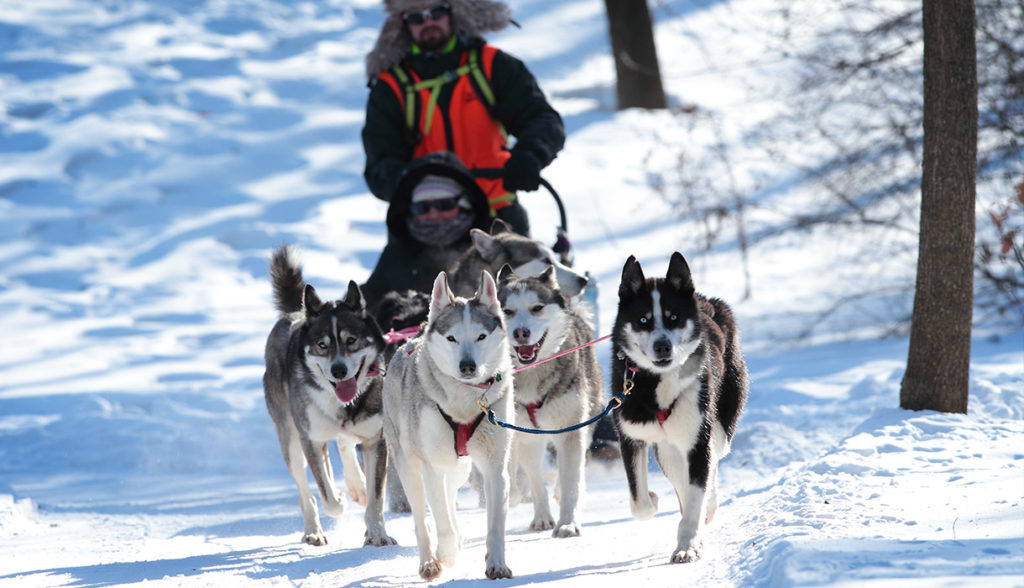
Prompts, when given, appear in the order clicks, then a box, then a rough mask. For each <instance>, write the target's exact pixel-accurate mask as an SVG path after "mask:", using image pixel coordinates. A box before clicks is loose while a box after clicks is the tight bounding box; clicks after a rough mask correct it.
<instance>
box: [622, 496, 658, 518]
mask: <svg viewBox="0 0 1024 588" xmlns="http://www.w3.org/2000/svg"><path fill="white" fill-rule="evenodd" d="M629 508H630V510H631V511H632V512H633V518H635V519H638V520H641V521H646V520H647V519H649V518H651V517H653V516H654V515H655V514H656V513H657V512H658V495H657V494H655V493H654V492H648V498H647V500H644V499H642V498H641V499H638V500H633V501H630V503H629Z"/></svg>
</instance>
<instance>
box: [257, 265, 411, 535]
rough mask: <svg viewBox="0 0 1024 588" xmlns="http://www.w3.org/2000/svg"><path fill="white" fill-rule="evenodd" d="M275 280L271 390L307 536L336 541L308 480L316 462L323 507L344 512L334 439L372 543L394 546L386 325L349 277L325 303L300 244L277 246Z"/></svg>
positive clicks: (267, 386)
mask: <svg viewBox="0 0 1024 588" xmlns="http://www.w3.org/2000/svg"><path fill="white" fill-rule="evenodd" d="M270 276H271V282H272V284H273V289H274V299H275V303H276V307H277V310H278V311H279V312H280V313H281V318H280V319H279V320H278V321H277V324H275V325H274V328H273V330H271V332H270V336H269V337H268V338H267V346H266V352H265V359H266V372H265V373H264V375H263V391H264V395H265V397H266V401H267V411H268V412H269V413H270V418H271V419H272V420H273V421H274V427H275V428H276V429H277V436H278V440H279V441H280V442H281V453H282V454H284V462H285V465H286V466H287V467H288V471H289V473H291V475H292V478H294V479H295V485H296V486H298V488H299V508H300V509H301V511H302V521H303V525H304V527H305V532H304V534H303V537H302V540H303V542H305V543H309V544H311V545H324V544H326V543H327V537H325V536H324V532H323V528H322V527H321V526H320V517H319V515H318V513H317V502H316V497H314V496H313V493H312V492H311V491H310V488H309V482H308V480H307V478H306V466H307V465H309V468H310V470H311V471H312V473H313V479H314V480H316V485H317V488H318V489H319V491H320V498H321V500H323V505H324V511H325V512H326V513H327V514H328V515H330V516H335V517H336V516H338V515H340V514H341V513H342V510H343V508H344V499H343V497H342V496H341V495H340V494H339V493H338V491H337V489H336V488H335V486H334V475H333V472H332V471H331V462H330V460H329V458H328V452H327V442H328V441H331V440H334V441H335V442H336V443H337V445H338V452H339V454H340V455H341V461H342V466H343V468H344V475H345V485H346V487H347V489H348V493H349V495H350V496H351V498H352V500H354V501H355V502H356V503H358V504H363V505H365V506H366V515H365V521H366V535H365V537H366V539H365V544H367V545H378V546H381V545H394V544H395V540H394V539H392V538H391V537H389V536H388V535H387V532H386V531H385V529H384V516H383V503H382V500H381V498H382V493H383V484H384V476H385V468H386V465H387V445H386V444H385V443H384V439H383V422H384V419H383V416H382V415H381V386H382V380H383V378H382V377H381V376H380V374H379V364H378V361H379V360H378V357H379V356H380V355H381V353H382V352H383V351H384V338H383V336H382V335H381V332H380V329H379V328H378V327H377V323H376V322H375V321H374V319H373V317H371V316H369V315H368V314H367V313H366V304H365V302H364V300H363V296H362V294H361V293H360V291H359V287H358V286H357V285H356V283H355V282H349V285H348V293H347V295H346V296H345V298H344V299H343V300H337V301H331V302H323V301H321V300H320V297H319V296H318V295H317V293H316V290H315V289H314V288H313V286H311V285H309V284H306V283H305V282H304V280H303V278H302V268H301V265H300V263H299V260H298V254H297V253H296V251H295V250H294V249H293V248H291V247H281V248H279V249H278V250H277V251H275V252H274V254H273V257H272V259H271V262H270ZM356 444H359V445H361V447H362V454H363V467H364V469H363V470H361V469H360V467H359V464H358V462H357V460H356ZM364 472H365V478H364Z"/></svg>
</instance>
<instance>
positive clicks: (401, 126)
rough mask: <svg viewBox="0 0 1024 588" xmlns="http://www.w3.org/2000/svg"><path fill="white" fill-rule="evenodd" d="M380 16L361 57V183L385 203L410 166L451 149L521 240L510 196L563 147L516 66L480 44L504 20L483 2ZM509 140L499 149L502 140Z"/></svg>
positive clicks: (549, 115)
mask: <svg viewBox="0 0 1024 588" xmlns="http://www.w3.org/2000/svg"><path fill="white" fill-rule="evenodd" d="M384 8H385V10H386V12H387V18H386V19H385V21H384V25H383V27H382V29H381V32H380V36H379V37H378V39H377V44H376V46H375V47H374V48H373V50H372V51H371V52H370V53H369V54H368V55H367V57H366V70H367V75H368V76H369V79H370V96H369V99H368V101H367V105H366V126H364V127H363V148H364V149H365V151H366V169H365V171H364V176H365V178H366V183H367V184H368V185H369V187H370V190H371V191H372V192H373V194H374V195H375V196H377V197H378V198H380V199H382V200H386V201H390V200H391V199H392V197H393V196H394V194H395V189H396V187H397V185H398V182H399V178H400V176H401V172H402V169H403V168H404V167H405V166H406V164H407V163H408V162H409V161H411V160H412V159H413V158H415V157H418V156H421V155H424V154H426V153H431V152H434V151H452V152H454V153H455V154H456V155H458V157H459V158H460V159H461V160H462V161H463V163H465V164H466V166H467V167H468V168H470V169H471V170H472V169H492V170H502V173H501V177H500V178H486V177H477V183H478V184H479V185H480V188H481V189H482V190H483V191H484V193H485V194H486V195H487V200H488V202H489V203H490V208H491V210H492V213H493V215H494V216H497V217H498V218H501V219H502V220H504V221H506V222H508V224H509V225H511V226H512V227H513V229H515V230H516V231H517V232H519V233H522V234H524V235H529V229H530V224H529V219H528V217H527V215H526V210H525V209H524V208H523V206H522V205H521V204H520V203H519V201H518V199H517V198H516V192H517V191H518V190H526V191H531V190H536V189H537V188H538V186H539V185H540V171H541V170H542V169H543V168H544V167H546V166H547V165H548V164H549V163H551V161H552V160H553V159H554V158H555V155H556V154H557V153H558V151H559V150H561V148H562V146H563V145H564V143H565V128H564V127H563V125H562V118H561V117H560V116H559V115H558V113H557V112H556V111H555V110H554V109H553V108H552V107H551V105H550V104H548V102H547V100H546V99H545V98H544V94H543V93H542V92H541V90H540V88H539V87H538V85H537V82H536V80H535V79H534V77H533V75H532V74H531V73H530V72H529V70H527V69H526V66H525V65H524V64H523V62H522V61H520V60H518V59H516V58H515V57H512V56H511V55H509V54H507V53H504V52H502V51H500V50H498V49H497V48H495V47H493V46H492V45H488V44H487V43H486V42H485V41H484V39H483V38H482V36H481V35H482V34H483V33H485V32H491V31H499V30H501V29H503V28H505V27H506V26H508V24H509V23H510V22H511V20H512V19H511V15H510V12H509V8H508V6H506V5H505V4H504V3H502V2H497V1H493V0H444V1H440V0H433V1H428V0H385V2H384ZM508 134H511V135H512V136H514V137H515V138H516V142H515V145H514V146H513V147H512V148H511V149H509V148H508V146H507V135H508Z"/></svg>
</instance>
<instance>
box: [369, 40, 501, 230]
mask: <svg viewBox="0 0 1024 588" xmlns="http://www.w3.org/2000/svg"><path fill="white" fill-rule="evenodd" d="M497 51H498V49H497V48H496V47H493V46H491V45H484V46H483V47H482V48H480V49H476V48H474V49H470V50H469V51H465V52H463V54H462V57H461V58H460V60H459V68H458V69H456V70H454V71H451V70H449V71H447V72H445V73H443V74H441V75H440V76H438V77H436V78H431V79H428V80H422V79H420V77H419V75H417V74H416V72H414V71H412V70H411V69H406V68H403V67H402V66H401V65H395V66H394V67H392V68H391V69H390V70H388V71H387V72H384V73H382V74H380V76H379V77H378V79H380V80H383V81H384V82H385V83H387V84H388V86H390V87H391V89H392V90H393V91H394V92H395V95H397V96H398V102H399V104H400V105H401V108H402V111H403V112H404V113H405V122H406V126H407V127H408V129H409V131H411V132H412V133H413V134H414V135H415V139H416V141H417V143H416V147H415V148H414V150H413V157H414V158H415V157H419V156H421V155H426V154H427V153H433V152H435V151H451V152H454V153H455V154H456V155H457V156H458V157H459V159H461V160H462V162H463V163H465V164H466V167H468V168H469V169H470V171H472V170H474V169H501V168H503V167H504V166H505V162H506V161H508V158H509V156H510V153H509V151H508V149H506V145H507V137H508V136H507V134H506V132H505V129H504V127H503V126H502V125H501V123H500V122H498V121H497V120H495V119H494V117H492V116H491V113H490V110H489V109H490V107H491V106H493V105H494V93H493V91H492V90H491V84H490V79H491V69H492V66H493V64H494V55H495V53H497ZM453 82H454V84H455V86H454V88H453V90H452V96H451V101H450V102H449V103H448V106H447V108H439V107H438V104H437V97H438V96H439V95H440V93H441V88H442V87H443V86H446V85H448V84H450V83H453ZM476 182H477V184H479V185H480V188H481V189H482V190H483V191H484V193H485V194H487V201H488V202H489V203H490V205H491V210H492V211H495V210H498V209H500V208H504V207H505V206H508V205H509V204H511V203H512V202H513V201H514V200H515V198H516V196H515V194H514V193H509V192H508V191H507V190H505V187H504V185H503V184H502V180H501V178H497V179H490V178H482V177H478V178H476Z"/></svg>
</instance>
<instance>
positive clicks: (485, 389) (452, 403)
mask: <svg viewBox="0 0 1024 588" xmlns="http://www.w3.org/2000/svg"><path fill="white" fill-rule="evenodd" d="M482 407H489V408H490V409H492V410H493V411H494V414H495V416H496V417H497V418H498V419H500V420H502V421H506V422H509V419H510V418H512V416H513V409H512V361H511V358H510V355H509V346H508V340H507V338H506V332H505V322H504V320H503V318H502V313H501V305H500V304H499V303H498V297H497V286H496V285H495V283H494V279H493V278H492V277H491V274H489V273H488V272H486V271H484V272H481V274H480V279H479V287H478V288H477V292H476V294H475V296H474V297H473V298H471V299H465V298H458V297H456V296H455V294H454V293H453V292H452V291H451V289H450V288H449V287H448V277H447V275H446V274H445V272H441V273H440V274H438V276H437V279H435V280H434V286H433V289H432V292H431V296H430V310H429V313H428V317H427V324H426V328H425V329H424V331H423V334H422V335H421V336H420V337H418V338H415V339H411V340H409V341H408V342H407V343H406V344H405V345H404V346H403V347H401V348H400V349H399V350H398V351H397V352H396V353H395V355H394V357H393V358H392V360H391V364H390V365H389V366H388V374H387V377H386V378H385V380H384V415H385V416H384V436H385V438H386V439H387V442H388V447H389V450H390V453H391V456H392V457H393V459H394V462H395V468H396V469H397V471H398V474H399V477H400V478H401V479H402V486H403V487H404V488H405V493H406V495H407V497H408V499H409V505H410V507H411V508H412V515H413V521H414V523H415V527H416V543H417V545H418V547H419V554H420V568H419V574H420V576H421V577H422V578H423V579H424V580H432V579H434V578H437V577H438V576H439V575H440V574H441V566H442V565H444V566H451V565H452V564H453V563H454V562H455V556H456V554H457V553H458V551H459V550H460V549H461V546H462V538H461V535H460V534H459V529H458V523H457V521H456V518H455V506H456V505H455V502H456V493H457V491H458V488H459V486H461V485H462V484H463V483H464V482H465V481H466V479H467V477H468V476H469V472H470V466H471V465H473V466H476V468H477V469H478V470H479V472H480V474H481V477H482V479H483V487H484V497H485V502H486V506H487V541H486V545H487V555H486V568H485V573H486V575H487V577H488V578H491V579H494V578H511V577H512V572H511V570H509V568H508V566H507V565H506V564H505V516H506V514H507V512H508V491H507V487H508V474H507V471H506V468H507V467H508V459H509V448H510V444H511V435H510V434H509V433H508V432H507V431H506V430H505V429H503V428H500V427H497V426H495V425H492V424H490V422H488V421H487V420H485V418H484V413H483V412H482V410H481V408H482ZM426 502H429V503H430V510H431V511H432V512H433V514H434V522H435V528H436V530H437V548H436V550H435V549H434V547H433V545H432V543H431V537H430V535H429V533H428V530H427V522H426Z"/></svg>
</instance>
